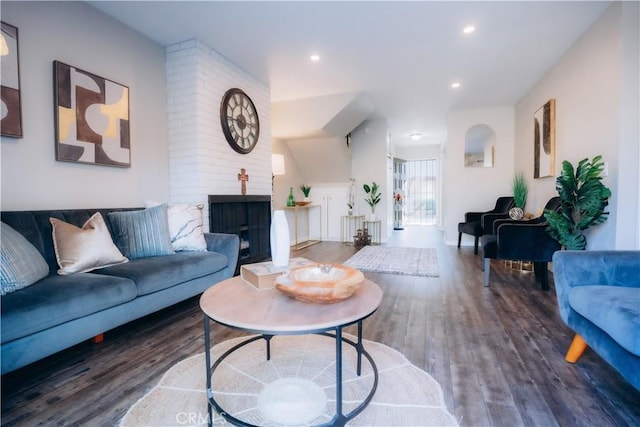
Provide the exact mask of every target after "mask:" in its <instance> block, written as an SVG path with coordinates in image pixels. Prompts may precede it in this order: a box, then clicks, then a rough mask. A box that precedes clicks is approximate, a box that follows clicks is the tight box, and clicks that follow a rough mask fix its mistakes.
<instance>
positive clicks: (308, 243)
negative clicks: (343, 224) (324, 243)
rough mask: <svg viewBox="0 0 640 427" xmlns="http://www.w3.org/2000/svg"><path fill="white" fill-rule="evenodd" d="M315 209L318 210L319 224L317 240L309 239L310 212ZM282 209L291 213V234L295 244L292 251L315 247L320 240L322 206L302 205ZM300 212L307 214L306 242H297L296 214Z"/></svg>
mask: <svg viewBox="0 0 640 427" xmlns="http://www.w3.org/2000/svg"><path fill="white" fill-rule="evenodd" d="M314 208H317V209H318V223H319V229H318V230H319V232H318V237H317V238H312V237H311V210H312V209H314ZM283 209H285V210H287V211H293V218H294V219H293V221H294V226H293V230H294V231H293V233H294V238H295V244H294V245H293V246H292V247H291V248H292V249H293V250H295V251H297V250H299V249H302V248H306V247H308V246H311V245H315V244H316V243H320V241H321V240H322V206H321V205H304V206H298V205H296V206H285V207H284V208H283ZM300 210H304V211H306V212H307V240H303V241H298V225H299V222H298V212H299V211H300Z"/></svg>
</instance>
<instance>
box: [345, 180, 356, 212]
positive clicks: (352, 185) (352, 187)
mask: <svg viewBox="0 0 640 427" xmlns="http://www.w3.org/2000/svg"><path fill="white" fill-rule="evenodd" d="M355 200H356V180H355V179H354V178H351V179H350V180H349V191H348V192H347V207H348V208H349V211H348V212H347V213H348V214H349V216H351V215H353V206H354V204H355Z"/></svg>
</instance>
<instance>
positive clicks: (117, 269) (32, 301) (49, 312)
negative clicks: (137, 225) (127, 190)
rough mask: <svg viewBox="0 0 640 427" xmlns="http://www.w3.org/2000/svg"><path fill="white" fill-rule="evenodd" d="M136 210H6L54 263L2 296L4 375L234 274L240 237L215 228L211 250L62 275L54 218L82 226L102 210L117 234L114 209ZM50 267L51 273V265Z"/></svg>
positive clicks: (5, 217)
mask: <svg viewBox="0 0 640 427" xmlns="http://www.w3.org/2000/svg"><path fill="white" fill-rule="evenodd" d="M138 210H139V209H138ZM131 211H134V209H75V210H48V211H20V212H2V214H1V219H2V222H3V223H4V224H6V225H9V227H10V228H12V229H13V230H15V231H17V232H19V233H20V234H21V235H22V236H24V237H25V238H26V239H27V240H28V242H30V243H31V244H32V245H33V246H34V247H35V248H36V249H37V250H38V251H39V252H40V254H41V255H42V257H44V261H46V263H47V264H48V267H49V274H48V276H46V277H44V278H43V279H41V280H39V281H37V282H35V283H34V284H32V285H30V286H28V287H25V288H22V289H19V290H16V291H14V292H10V293H6V295H4V296H2V297H1V298H0V303H1V310H2V311H1V342H2V348H1V356H2V374H4V373H7V372H10V371H13V370H15V369H18V368H20V367H22V366H25V365H27V364H29V363H32V362H34V361H36V360H39V359H41V358H44V357H46V356H48V355H51V354H53V353H56V352H58V351H60V350H63V349H65V348H68V347H70V346H73V345H75V344H78V343H80V342H82V341H84V340H87V339H90V338H93V337H95V336H98V335H100V334H102V333H103V332H105V331H108V330H110V329H113V328H115V327H117V326H120V325H123V324H125V323H127V322H130V321H132V320H134V319H137V318H140V317H142V316H145V315H147V314H150V313H153V312H155V311H158V310H160V309H162V308H165V307H168V306H170V305H173V304H175V303H177V302H180V301H183V300H185V299H188V298H190V297H193V296H195V295H198V294H200V293H201V292H203V291H204V290H206V289H207V288H209V287H210V286H212V285H213V284H215V283H217V282H219V281H221V280H223V279H226V278H229V277H232V276H233V274H234V271H235V269H236V265H237V262H238V253H239V239H238V236H237V235H232V234H213V233H204V240H205V242H206V250H204V247H202V248H201V249H200V251H190V252H175V253H173V254H170V255H162V256H149V257H142V258H137V259H130V260H129V261H128V262H125V263H120V264H117V265H111V266H108V267H105V268H99V269H95V270H93V271H90V272H86V273H85V272H80V273H74V274H67V275H59V274H57V271H58V269H59V265H58V262H57V259H56V253H55V250H54V243H53V239H52V225H51V222H50V220H49V218H58V219H60V220H63V221H65V222H66V223H68V224H73V225H76V226H78V227H82V225H83V224H84V223H85V222H86V221H87V220H88V219H89V218H91V217H92V215H94V214H95V213H96V212H100V213H101V215H102V217H103V218H104V221H105V222H106V224H107V227H108V229H109V232H110V233H111V234H112V235H113V224H111V223H110V220H109V213H110V212H131ZM3 226H4V225H3ZM18 237H19V236H18ZM112 237H113V236H112ZM199 237H201V236H199ZM20 239H21V238H20ZM114 242H115V239H114ZM202 246H204V243H203V244H202ZM123 253H124V252H123ZM36 255H37V254H36ZM42 264H43V265H44V262H43V263H42ZM44 271H45V273H44V274H46V266H45V267H44Z"/></svg>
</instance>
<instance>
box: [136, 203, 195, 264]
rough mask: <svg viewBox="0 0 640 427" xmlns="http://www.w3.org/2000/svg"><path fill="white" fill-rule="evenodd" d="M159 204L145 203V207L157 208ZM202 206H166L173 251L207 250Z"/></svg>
mask: <svg viewBox="0 0 640 427" xmlns="http://www.w3.org/2000/svg"><path fill="white" fill-rule="evenodd" d="M159 205H161V203H157V202H153V201H147V202H146V206H147V207H148V208H149V207H153V206H159ZM203 207H204V205H202V204H199V205H190V204H186V203H185V204H176V205H171V204H170V205H168V210H167V214H168V216H169V234H170V235H171V245H172V246H173V250H174V251H176V252H178V251H198V252H205V251H206V250H207V242H206V241H205V240H204V234H203V220H202V208H203Z"/></svg>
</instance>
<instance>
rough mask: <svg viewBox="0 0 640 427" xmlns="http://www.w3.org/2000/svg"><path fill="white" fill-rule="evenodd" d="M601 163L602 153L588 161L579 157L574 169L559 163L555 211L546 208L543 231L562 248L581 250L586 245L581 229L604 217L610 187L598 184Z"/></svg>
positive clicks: (607, 213)
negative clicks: (556, 206) (558, 200)
mask: <svg viewBox="0 0 640 427" xmlns="http://www.w3.org/2000/svg"><path fill="white" fill-rule="evenodd" d="M603 170H604V162H603V161H602V156H596V157H594V158H593V160H592V161H589V159H582V160H580V162H579V163H578V167H577V168H576V169H575V172H574V168H573V166H572V165H571V163H569V162H568V161H566V160H565V161H563V162H562V173H561V174H560V176H559V177H558V178H557V179H556V190H557V191H558V195H559V196H560V199H561V202H560V208H559V209H558V211H557V212H556V211H550V210H547V211H545V213H544V217H545V218H546V220H547V222H548V223H549V225H548V227H547V232H548V233H549V234H550V235H551V237H553V238H554V239H556V240H557V241H558V242H559V243H560V244H561V245H562V246H564V248H565V249H574V250H575V249H578V250H583V249H585V248H586V247H587V238H586V237H585V235H584V232H585V231H586V230H587V229H588V228H589V227H591V226H593V225H597V224H601V223H603V222H605V221H606V220H607V217H608V215H609V212H605V210H604V209H605V207H606V206H607V205H608V204H609V197H610V196H611V190H609V189H608V188H607V187H606V186H605V185H604V184H603V183H602V171H603Z"/></svg>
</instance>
